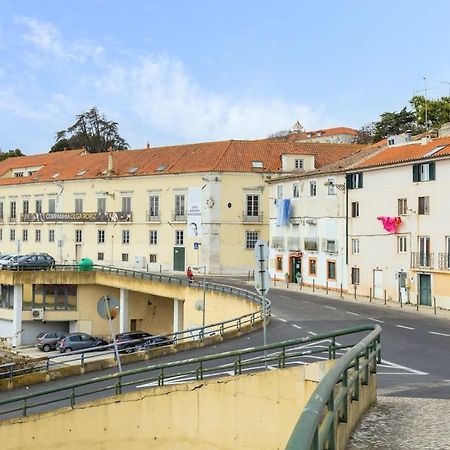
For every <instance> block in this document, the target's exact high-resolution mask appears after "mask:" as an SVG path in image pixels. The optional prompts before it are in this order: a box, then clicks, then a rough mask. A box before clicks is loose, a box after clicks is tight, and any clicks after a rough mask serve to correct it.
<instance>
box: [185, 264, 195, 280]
mask: <svg viewBox="0 0 450 450" xmlns="http://www.w3.org/2000/svg"><path fill="white" fill-rule="evenodd" d="M186 276H187V277H188V280H189V283H191V282H192V281H193V280H194V274H193V273H192V269H191V267H190V266H189V267H188V268H187V270H186Z"/></svg>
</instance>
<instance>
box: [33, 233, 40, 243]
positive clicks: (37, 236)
mask: <svg viewBox="0 0 450 450" xmlns="http://www.w3.org/2000/svg"><path fill="white" fill-rule="evenodd" d="M34 240H35V241H36V242H41V230H34Z"/></svg>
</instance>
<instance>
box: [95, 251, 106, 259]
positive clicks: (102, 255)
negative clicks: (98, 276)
mask: <svg viewBox="0 0 450 450" xmlns="http://www.w3.org/2000/svg"><path fill="white" fill-rule="evenodd" d="M97 260H98V261H104V260H105V254H104V253H103V252H99V253H97Z"/></svg>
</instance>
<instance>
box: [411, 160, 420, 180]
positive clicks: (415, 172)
mask: <svg viewBox="0 0 450 450" xmlns="http://www.w3.org/2000/svg"><path fill="white" fill-rule="evenodd" d="M412 170H413V182H414V183H417V182H418V181H419V164H414V165H413V166H412Z"/></svg>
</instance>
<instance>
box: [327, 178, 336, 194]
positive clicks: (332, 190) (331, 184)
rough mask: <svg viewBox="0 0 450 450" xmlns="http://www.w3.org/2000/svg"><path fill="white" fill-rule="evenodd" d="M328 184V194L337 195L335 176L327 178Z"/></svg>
mask: <svg viewBox="0 0 450 450" xmlns="http://www.w3.org/2000/svg"><path fill="white" fill-rule="evenodd" d="M327 186H328V191H327V194H328V195H336V184H335V182H334V178H328V180H327Z"/></svg>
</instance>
